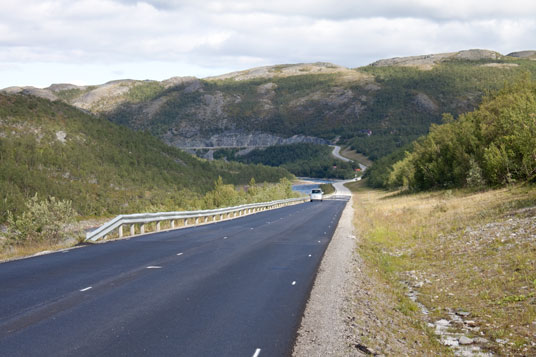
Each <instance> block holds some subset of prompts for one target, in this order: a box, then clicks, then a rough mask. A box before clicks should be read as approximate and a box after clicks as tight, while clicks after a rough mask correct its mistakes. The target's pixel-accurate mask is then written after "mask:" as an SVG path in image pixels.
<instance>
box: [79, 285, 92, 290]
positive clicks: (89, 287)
mask: <svg viewBox="0 0 536 357" xmlns="http://www.w3.org/2000/svg"><path fill="white" fill-rule="evenodd" d="M91 288H92V286H88V287H87V288H83V289H80V291H88V290H89V289H91Z"/></svg>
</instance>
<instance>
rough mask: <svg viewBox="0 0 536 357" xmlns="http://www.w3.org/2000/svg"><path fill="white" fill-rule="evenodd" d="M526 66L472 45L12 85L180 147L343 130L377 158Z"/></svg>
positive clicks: (347, 139)
mask: <svg viewBox="0 0 536 357" xmlns="http://www.w3.org/2000/svg"><path fill="white" fill-rule="evenodd" d="M524 72H529V73H532V74H533V75H536V61H534V60H533V59H532V58H530V57H529V58H524V57H515V56H514V54H512V56H503V55H501V54H499V53H497V52H493V51H486V50H467V51H460V52H457V53H450V54H441V55H427V56H416V57H409V58H395V59H390V60H382V61H378V62H376V63H373V64H372V65H369V66H365V67H360V68H354V69H349V68H344V67H341V66H337V65H333V64H329V63H313V64H294V65H278V66H271V67H261V68H256V69H251V70H246V71H242V72H237V73H230V74H227V75H223V76H219V77H214V78H207V79H197V78H193V77H182V78H171V79H169V80H166V81H162V82H158V81H133V80H121V81H113V82H109V83H106V84H104V85H99V86H84V87H77V86H73V85H53V86H51V87H49V88H46V89H43V90H35V89H34V90H31V89H20V88H19V89H16V88H15V89H10V91H17V90H21V91H29V92H31V93H35V94H38V95H42V96H46V97H47V98H58V99H61V100H64V101H66V102H68V103H70V104H72V105H75V106H77V107H80V108H82V109H85V110H88V111H91V112H93V113H95V114H99V115H102V116H104V117H106V118H108V119H110V120H112V121H114V122H116V123H119V124H122V125H126V126H128V127H130V128H134V129H136V130H140V131H143V130H146V131H149V132H150V133H152V134H154V135H156V136H158V137H159V138H161V139H163V140H164V141H165V142H167V143H168V144H171V145H173V146H178V147H222V146H225V147H229V146H231V147H232V146H235V147H241V146H267V145H278V144H281V140H282V139H288V138H290V137H292V136H293V135H297V137H296V138H294V139H293V140H292V141H291V142H285V143H297V142H305V141H307V140H312V139H311V138H310V137H311V136H312V137H319V138H323V139H328V140H332V139H334V138H336V137H339V140H340V141H339V144H349V145H351V146H352V147H353V148H354V149H356V150H357V151H359V152H361V153H363V154H365V155H366V156H368V157H369V158H370V159H372V160H378V159H379V158H381V157H384V156H385V155H388V154H389V153H392V152H394V151H396V150H397V149H399V148H401V147H404V146H405V145H407V144H409V143H411V142H412V141H413V140H415V139H416V138H418V137H420V136H422V135H425V134H427V133H428V130H429V128H430V125H431V124H434V123H435V124H439V123H441V118H442V114H443V113H450V114H451V115H453V116H458V115H460V114H462V113H464V112H467V111H471V110H473V109H475V108H476V107H477V106H478V105H479V104H480V102H481V100H482V96H483V95H485V94H486V93H488V92H489V91H494V90H498V89H500V88H501V87H502V86H503V85H504V84H505V83H508V82H511V81H512V80H514V79H515V78H517V77H519V75H520V74H521V73H524ZM267 134H270V135H272V136H273V137H270V138H267V136H266V135H267ZM263 135H264V136H263ZM300 135H301V136H300ZM303 135H305V136H309V137H308V138H304V137H302V136H303ZM308 142H312V141H308Z"/></svg>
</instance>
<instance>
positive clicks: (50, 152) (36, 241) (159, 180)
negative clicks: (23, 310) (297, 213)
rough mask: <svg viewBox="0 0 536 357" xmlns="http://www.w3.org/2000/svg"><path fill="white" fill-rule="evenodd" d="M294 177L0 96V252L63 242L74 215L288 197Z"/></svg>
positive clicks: (27, 99)
mask: <svg viewBox="0 0 536 357" xmlns="http://www.w3.org/2000/svg"><path fill="white" fill-rule="evenodd" d="M292 178H293V175H292V174H290V173H289V172H288V171H287V170H285V169H283V168H275V167H268V166H264V165H247V164H242V163H238V162H224V161H214V162H208V161H206V160H200V159H198V158H195V157H193V156H191V155H190V154H187V153H185V152H183V151H181V150H179V149H177V148H173V147H170V146H168V145H165V144H164V143H162V142H161V141H160V140H158V139H156V138H155V137H153V136H151V135H149V134H147V133H143V132H135V131H133V130H131V129H128V128H124V127H120V126H118V125H115V124H113V123H110V122H109V121H108V120H106V119H104V118H98V117H95V116H92V115H88V114H86V113H83V112H82V111H80V110H78V109H75V108H73V107H71V106H69V105H67V104H64V103H61V102H50V101H48V100H45V99H41V98H36V97H33V96H27V95H3V94H2V95H0V228H1V230H0V246H1V247H2V249H4V248H5V249H7V251H8V253H9V254H11V255H12V254H14V253H13V252H14V249H18V248H16V247H19V248H22V247H25V248H24V249H27V248H28V247H30V246H39V247H41V248H42V246H47V245H49V246H53V245H56V244H59V243H60V242H62V241H64V240H65V239H64V238H65V237H63V236H62V234H63V233H64V232H63V231H62V230H59V228H58V227H57V226H56V225H57V224H60V222H62V223H63V225H64V226H65V225H66V224H67V223H69V222H70V221H71V219H72V217H73V216H74V217H76V221H82V220H88V219H102V218H106V217H112V216H115V215H118V214H128V213H136V212H158V211H181V210H191V209H202V208H213V207H219V206H220V205H221V204H224V205H227V204H232V203H234V202H236V203H245V202H257V201H258V200H262V199H267V200H270V199H271V198H272V197H277V198H283V197H287V196H288V195H290V194H291V193H290V191H289V190H290V188H289V187H290V183H289V182H290V181H289V179H292ZM282 179H283V180H282ZM255 182H257V183H258V184H254V185H252V183H255ZM265 183H266V184H265ZM248 187H252V189H251V191H250V192H249V191H248V192H249V193H246V192H245V189H244V188H248ZM54 222H55V223H54ZM73 226H76V224H73ZM6 230H7V231H6ZM69 235H70V237H71V238H73V239H74V240H75V241H76V237H73V234H72V233H69ZM71 243H72V242H71ZM28 249H30V248H28ZM30 250H31V249H30ZM41 250H42V249H41Z"/></svg>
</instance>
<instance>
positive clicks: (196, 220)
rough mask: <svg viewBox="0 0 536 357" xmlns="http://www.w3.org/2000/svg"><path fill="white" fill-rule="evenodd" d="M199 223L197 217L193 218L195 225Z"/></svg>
mask: <svg viewBox="0 0 536 357" xmlns="http://www.w3.org/2000/svg"><path fill="white" fill-rule="evenodd" d="M198 223H199V217H195V224H196V225H197V224H198Z"/></svg>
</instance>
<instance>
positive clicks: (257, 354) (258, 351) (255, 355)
mask: <svg viewBox="0 0 536 357" xmlns="http://www.w3.org/2000/svg"><path fill="white" fill-rule="evenodd" d="M260 354H261V349H260V348H257V349H256V350H255V353H254V354H253V357H259V355H260Z"/></svg>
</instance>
